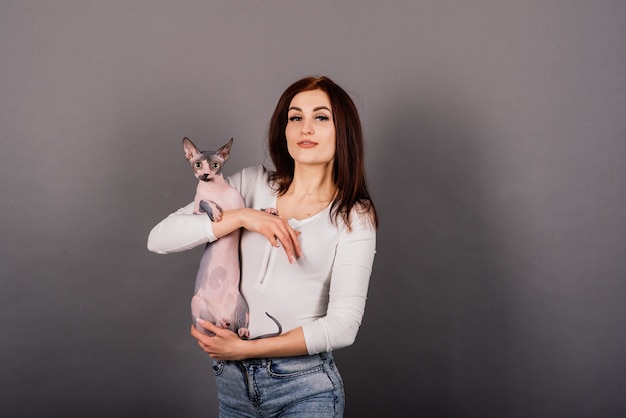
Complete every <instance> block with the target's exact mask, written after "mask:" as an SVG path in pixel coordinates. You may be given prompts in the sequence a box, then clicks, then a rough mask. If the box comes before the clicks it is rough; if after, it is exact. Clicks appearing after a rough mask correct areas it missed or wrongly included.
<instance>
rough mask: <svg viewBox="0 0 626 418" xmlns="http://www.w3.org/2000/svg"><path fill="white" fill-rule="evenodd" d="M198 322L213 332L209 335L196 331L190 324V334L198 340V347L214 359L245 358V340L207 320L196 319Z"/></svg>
mask: <svg viewBox="0 0 626 418" xmlns="http://www.w3.org/2000/svg"><path fill="white" fill-rule="evenodd" d="M198 324H199V325H200V326H202V327H203V328H204V329H206V330H207V331H210V332H212V333H214V334H215V335H213V336H209V335H206V334H203V333H201V332H200V331H198V330H197V329H196V327H195V326H193V325H192V326H191V336H192V337H194V338H195V339H196V340H198V345H199V346H200V348H202V349H203V350H204V351H205V352H206V353H208V354H209V356H210V357H211V358H214V359H216V360H244V359H246V358H247V357H246V355H245V351H244V349H245V344H246V343H247V341H244V340H242V339H240V338H239V336H238V335H237V334H235V333H234V332H232V331H231V330H229V329H223V328H220V327H218V326H215V325H213V324H212V323H210V322H209V321H203V320H201V319H198Z"/></svg>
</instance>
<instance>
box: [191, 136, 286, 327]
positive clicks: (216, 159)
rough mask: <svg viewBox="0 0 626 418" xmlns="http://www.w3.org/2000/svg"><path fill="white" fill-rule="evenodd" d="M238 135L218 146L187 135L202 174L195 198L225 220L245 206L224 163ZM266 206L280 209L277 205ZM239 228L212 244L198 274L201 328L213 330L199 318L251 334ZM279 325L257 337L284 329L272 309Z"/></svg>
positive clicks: (196, 305) (195, 307)
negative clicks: (204, 147)
mask: <svg viewBox="0 0 626 418" xmlns="http://www.w3.org/2000/svg"><path fill="white" fill-rule="evenodd" d="M232 145H233V139H232V138H231V139H230V141H228V143H227V144H226V145H224V146H222V147H221V148H219V149H218V150H217V151H200V150H199V149H198V148H197V147H196V146H195V145H194V143H193V142H191V140H190V139H189V138H187V137H185V138H183V151H184V153H185V158H186V159H187V161H189V163H190V164H191V168H192V170H193V173H194V175H195V177H196V178H197V179H198V180H199V181H198V187H197V188H196V195H195V198H194V213H196V214H201V213H206V214H207V215H208V216H209V218H210V219H211V221H214V222H219V221H220V220H221V219H222V211H224V210H231V209H239V208H243V207H244V206H245V204H244V201H243V198H242V197H241V195H240V194H239V192H238V191H237V190H236V189H234V188H233V187H231V186H230V185H229V184H228V183H227V182H226V181H225V180H224V177H223V175H222V166H223V164H224V163H225V162H226V160H227V159H228V157H229V156H230V149H231V147H232ZM265 211H266V212H268V213H272V214H274V215H276V214H277V212H276V210H275V209H265ZM240 234H241V231H240V230H239V229H237V230H235V231H233V232H231V233H230V234H228V235H225V236H223V237H221V238H219V239H218V240H216V241H214V242H212V243H209V244H207V245H206V247H205V249H204V252H203V253H202V258H201V259H200V267H199V268H198V273H197V275H196V284H195V292H194V293H195V294H194V296H193V298H192V299H191V317H192V321H193V324H194V326H195V327H196V329H197V330H198V331H200V332H202V333H204V334H208V335H212V333H211V332H209V331H207V330H205V329H204V328H203V327H202V326H201V325H199V324H198V321H197V320H198V318H200V319H203V320H206V321H210V322H212V323H213V324H215V325H217V326H219V327H221V328H224V329H226V328H227V329H230V330H231V331H233V332H236V333H237V334H238V335H239V337H240V338H242V339H248V338H249V337H250V332H249V330H248V321H249V311H248V304H247V303H246V300H245V299H244V298H243V296H242V295H241V293H240V292H239V281H240V269H239V236H240ZM265 314H266V315H267V316H268V317H269V318H270V319H272V320H273V321H274V322H275V323H276V325H277V326H278V332H277V333H273V334H268V335H262V336H259V337H256V338H264V337H270V336H274V335H280V333H281V332H282V327H281V324H280V323H279V322H278V321H277V320H276V318H274V317H273V316H271V315H270V314H268V313H267V312H266V313H265Z"/></svg>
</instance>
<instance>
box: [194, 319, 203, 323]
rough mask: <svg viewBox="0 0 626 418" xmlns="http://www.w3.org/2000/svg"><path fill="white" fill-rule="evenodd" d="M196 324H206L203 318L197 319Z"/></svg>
mask: <svg viewBox="0 0 626 418" xmlns="http://www.w3.org/2000/svg"><path fill="white" fill-rule="evenodd" d="M196 322H197V323H198V324H204V319H202V318H196Z"/></svg>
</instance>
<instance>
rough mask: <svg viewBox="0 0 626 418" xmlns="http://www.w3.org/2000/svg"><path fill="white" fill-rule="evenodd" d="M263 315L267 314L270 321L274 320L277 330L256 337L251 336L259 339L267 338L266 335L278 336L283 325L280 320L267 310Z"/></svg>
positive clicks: (281, 331)
mask: <svg viewBox="0 0 626 418" xmlns="http://www.w3.org/2000/svg"><path fill="white" fill-rule="evenodd" d="M265 315H267V316H268V317H269V318H270V319H271V320H272V321H274V323H275V324H276V326H277V327H278V332H273V333H270V334H263V335H259V336H258V337H254V338H252V339H253V340H258V339H261V338H268V337H278V336H279V335H280V334H282V333H283V326H282V325H280V322H278V319H276V318H274V317H273V316H272V315H270V314H268V313H267V312H265Z"/></svg>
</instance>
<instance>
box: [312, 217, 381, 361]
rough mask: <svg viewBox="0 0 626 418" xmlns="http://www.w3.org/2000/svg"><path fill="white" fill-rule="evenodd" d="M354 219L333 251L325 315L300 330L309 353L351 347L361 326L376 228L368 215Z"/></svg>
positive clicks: (374, 247)
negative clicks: (350, 227)
mask: <svg viewBox="0 0 626 418" xmlns="http://www.w3.org/2000/svg"><path fill="white" fill-rule="evenodd" d="M353 217H354V219H353V221H352V231H350V232H348V231H347V230H346V231H344V232H343V236H342V238H341V240H340V242H339V244H338V246H337V249H336V253H335V259H334V263H333V269H332V275H331V280H330V289H329V300H328V309H327V311H326V315H325V316H323V317H321V318H319V319H317V320H315V321H313V322H310V323H308V324H305V325H304V326H303V327H302V328H303V333H304V338H305V340H306V345H307V350H308V353H309V354H315V353H321V352H325V351H333V350H336V349H339V348H343V347H347V346H349V345H352V343H354V340H355V339H356V336H357V333H358V331H359V327H360V326H361V321H362V319H363V315H364V313H365V302H366V300H367V290H368V287H369V280H370V276H371V273H372V266H373V264H374V256H375V254H376V228H375V227H374V226H373V225H372V224H371V222H370V221H369V217H368V215H367V214H362V215H358V214H357V213H356V212H353Z"/></svg>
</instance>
